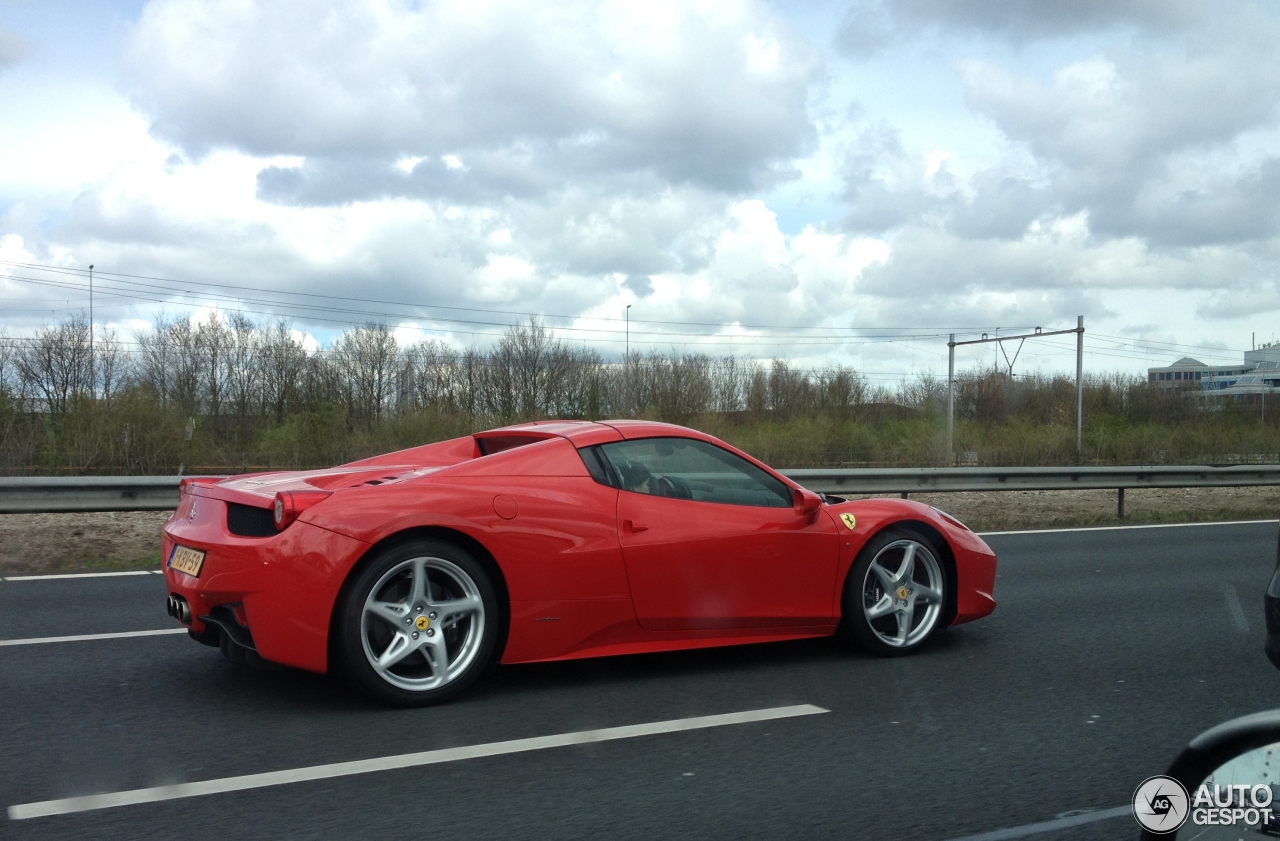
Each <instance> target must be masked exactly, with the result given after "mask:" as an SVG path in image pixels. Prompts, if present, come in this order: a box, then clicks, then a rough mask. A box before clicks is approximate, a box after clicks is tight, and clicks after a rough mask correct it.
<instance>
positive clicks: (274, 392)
mask: <svg viewBox="0 0 1280 841" xmlns="http://www.w3.org/2000/svg"><path fill="white" fill-rule="evenodd" d="M255 357H256V359H255V361H256V362H257V366H256V367H257V381H258V383H259V384H260V389H259V392H258V395H259V400H260V406H261V412H262V413H263V414H264V415H266V416H268V417H271V418H273V419H274V420H275V422H276V423H283V422H284V419H285V415H286V414H287V413H288V412H289V410H291V409H292V408H293V406H294V404H295V403H296V402H297V400H298V395H299V391H300V386H301V385H302V384H303V374H304V373H305V372H306V371H307V367H308V366H307V352H306V350H305V349H304V348H303V347H302V343H301V342H299V341H298V340H297V339H295V338H294V337H293V333H292V331H291V330H290V329H289V323H288V322H286V321H284V320H283V319H281V320H280V321H276V322H273V323H272V324H269V325H268V326H267V327H266V328H264V329H263V330H262V333H261V345H260V346H259V348H258V353H257V354H256V355H255Z"/></svg>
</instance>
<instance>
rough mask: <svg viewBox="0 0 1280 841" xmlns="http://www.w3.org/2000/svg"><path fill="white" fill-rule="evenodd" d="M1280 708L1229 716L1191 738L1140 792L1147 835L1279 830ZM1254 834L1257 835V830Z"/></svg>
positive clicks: (1138, 804) (1138, 811)
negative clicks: (1240, 715)
mask: <svg viewBox="0 0 1280 841" xmlns="http://www.w3.org/2000/svg"><path fill="white" fill-rule="evenodd" d="M1278 774H1280V710H1267V711H1265V712H1260V713H1253V714H1252V715H1246V716H1242V717H1240V718H1235V719H1232V720H1231V721H1226V722H1223V723H1222V724H1219V725H1217V726H1215V727H1211V728H1209V729H1208V730H1206V731H1205V732H1203V733H1201V734H1200V735H1199V736H1197V737H1196V738H1194V739H1192V740H1191V744H1189V745H1187V747H1186V748H1185V749H1184V750H1183V751H1182V753H1181V754H1179V755H1178V758H1177V759H1175V760H1174V761H1173V764H1172V765H1170V766H1169V770H1168V771H1166V772H1165V773H1164V774H1163V775H1162V776H1158V777H1151V778H1150V779H1148V780H1146V781H1144V782H1143V784H1142V785H1141V786H1139V787H1138V790H1137V792H1136V793H1135V794H1134V807H1133V808H1134V815H1135V817H1137V819H1138V822H1139V823H1140V824H1142V826H1143V830H1142V836H1141V837H1142V838H1143V839H1169V838H1184V839H1189V838H1196V839H1205V841H1209V839H1215V838H1231V839H1236V838H1239V837H1241V836H1242V834H1245V833H1248V834H1250V835H1252V834H1253V833H1259V832H1261V833H1280V776H1278ZM1255 837H1256V836H1255Z"/></svg>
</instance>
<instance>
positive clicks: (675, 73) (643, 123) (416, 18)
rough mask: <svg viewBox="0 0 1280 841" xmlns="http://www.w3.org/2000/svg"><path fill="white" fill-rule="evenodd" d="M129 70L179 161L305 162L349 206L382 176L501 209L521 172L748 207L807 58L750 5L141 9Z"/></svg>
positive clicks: (810, 59) (787, 135)
mask: <svg viewBox="0 0 1280 841" xmlns="http://www.w3.org/2000/svg"><path fill="white" fill-rule="evenodd" d="M129 67H130V68H131V78H132V79H133V80H134V81H133V91H134V97H135V101H136V102H137V103H138V104H139V106H140V107H141V108H142V109H143V110H144V111H145V112H146V113H148V114H149V115H150V116H151V117H152V119H153V125H154V131H155V132H156V133H157V135H158V136H162V137H165V138H168V139H171V140H172V141H174V142H176V143H178V144H179V145H181V146H182V147H183V148H185V149H188V150H190V151H192V152H194V153H202V152H203V151H205V150H208V149H212V148H235V149H240V150H243V151H245V152H248V153H250V154H254V155H258V156H263V155H277V154H298V155H304V156H307V157H308V158H315V159H316V164H315V166H316V170H315V171H314V172H313V171H311V170H309V169H308V170H305V171H304V172H303V173H302V175H303V176H304V178H307V179H311V178H320V179H321V180H324V179H325V178H326V176H327V177H328V178H329V179H330V182H332V179H333V178H335V177H336V178H338V179H340V180H343V181H346V182H348V183H347V184H346V186H347V188H348V190H347V191H348V192H349V193H352V194H361V193H360V190H359V188H358V185H357V184H356V183H351V182H352V181H353V180H354V181H359V180H360V177H366V176H367V175H368V173H369V172H370V171H372V170H374V169H378V168H379V164H378V163H376V162H379V161H381V162H384V163H383V164H381V165H382V166H384V167H385V168H386V169H387V170H392V169H394V164H395V162H396V161H402V160H404V159H405V158H406V157H410V156H419V157H430V158H433V159H435V160H443V163H444V166H445V167H447V168H448V169H453V170H457V169H460V168H461V167H459V166H458V164H459V161H461V162H465V163H466V164H467V168H470V169H471V170H472V172H471V174H470V175H469V176H468V177H469V178H470V179H473V180H475V181H476V182H477V183H478V184H479V185H480V186H481V188H483V189H482V192H491V191H497V192H498V193H499V194H501V193H504V192H509V191H515V192H520V191H522V190H527V189H529V182H530V177H531V175H530V173H532V172H540V173H542V175H541V177H540V178H538V179H534V180H535V181H536V182H539V183H542V182H543V181H545V183H542V186H544V187H545V186H546V184H556V183H563V182H564V181H565V180H566V179H568V178H570V177H573V178H578V177H581V176H583V175H586V174H588V173H592V172H595V173H605V174H607V173H654V174H656V175H657V176H658V177H659V178H661V179H663V180H667V181H676V182H683V181H692V182H697V183H704V184H709V185H713V186H715V187H717V188H725V189H742V188H745V187H748V186H750V185H751V184H753V183H755V182H756V181H757V180H759V179H761V178H768V177H770V175H769V173H770V171H771V169H772V168H773V167H774V166H775V165H776V164H778V163H779V162H782V161H785V160H787V159H789V158H791V157H792V156H794V155H795V154H796V153H797V152H798V151H800V150H801V148H802V147H803V145H804V144H805V143H806V142H807V141H808V140H809V138H810V137H811V134H812V132H811V129H810V127H809V124H808V121H807V119H806V114H805V109H806V97H807V92H808V85H809V82H810V81H811V79H812V78H813V77H814V73H815V72H816V70H817V58H816V54H815V52H814V51H813V49H812V48H811V47H810V46H809V45H807V44H805V43H804V42H803V41H802V40H801V39H799V38H798V37H796V36H795V35H794V33H792V32H791V31H790V30H789V29H788V28H787V27H786V25H785V24H784V23H783V22H782V21H781V19H780V18H778V17H777V16H776V15H774V14H773V13H771V12H770V11H769V10H768V9H767V8H766V7H765V6H763V5H761V4H760V3H757V2H753V0H717V1H716V2H704V3H697V4H689V3H678V2H655V3H644V4H636V3H626V2H602V3H600V2H570V3H540V2H517V3H503V4H478V3H474V2H464V1H463V0H437V2H429V3H423V4H420V5H419V4H410V3H407V2H400V1H399V0H385V2H378V3H350V2H341V0H327V1H326V2H314V1H313V0H308V1H307V2H277V3H271V4H266V5H258V4H246V3H240V2H233V1H232V0H224V2H214V3H196V2H194V0H154V2H152V3H150V4H149V5H148V6H147V8H146V10H145V11H144V13H143V15H142V18H141V20H140V21H139V22H138V25H137V27H136V28H135V30H134V32H133V34H132V38H131V41H130V49H129ZM445 156H447V157H445ZM326 161H329V163H327V164H326V163H325V162H326ZM341 161H345V162H352V161H364V162H365V164H364V176H355V175H354V173H352V170H351V167H350V166H349V165H347V166H344V165H342V164H340V163H338V162H341ZM335 171H342V172H345V173H347V174H346V175H345V176H344V175H337V176H335V175H334V174H333V173H334V172H335ZM424 176H425V173H424ZM383 180H384V181H386V179H383ZM379 189H383V190H390V191H395V189H396V187H395V183H394V182H391V181H386V183H383V184H381V185H379ZM405 189H407V188H405ZM427 189H430V186H428V187H427ZM304 193H305V191H304ZM294 194H295V195H297V192H296V190H295V191H294ZM335 199H338V200H341V199H340V198H339V193H337V192H335V191H334V190H333V185H332V183H330V188H329V189H328V190H327V191H322V192H321V193H319V194H315V195H312V196H310V197H308V198H304V199H303V200H304V201H332V200H335Z"/></svg>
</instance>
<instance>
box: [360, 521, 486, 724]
mask: <svg viewBox="0 0 1280 841" xmlns="http://www.w3.org/2000/svg"><path fill="white" fill-rule="evenodd" d="M339 610H340V613H339V617H338V625H337V632H338V634H337V654H338V657H339V658H340V661H341V665H342V667H343V671H344V672H345V673H346V674H347V675H348V676H349V677H350V678H351V679H352V680H353V681H354V682H355V684H356V685H357V686H358V687H359V688H360V689H362V690H364V691H365V692H367V693H368V694H370V695H373V696H374V697H376V698H378V699H380V700H382V701H385V702H387V703H390V704H395V705H396V706H404V707H409V706H423V705H427V704H439V703H442V702H444V701H448V700H449V699H451V698H453V697H454V696H456V695H458V694H459V693H460V692H462V691H463V690H465V689H466V688H467V687H468V686H470V685H471V684H472V683H473V682H474V681H475V680H476V678H478V677H479V676H480V674H481V673H482V672H483V671H484V669H485V667H486V666H487V665H488V663H489V661H490V660H492V658H493V652H494V647H495V644H496V639H497V635H498V598H497V594H496V592H495V590H494V587H493V583H492V582H491V581H490V579H489V575H488V573H487V572H486V571H485V568H484V566H483V565H481V564H480V563H479V562H478V561H477V560H476V559H475V558H474V557H472V556H471V554H470V553H468V552H467V551H465V550H463V549H462V548H460V547H458V546H455V545H453V544H451V543H445V542H443V541H438V540H415V541H411V542H407V543H402V544H399V545H397V546H392V547H389V548H387V549H385V550H383V551H382V552H381V553H379V554H378V555H377V556H375V557H374V558H373V559H372V560H371V561H370V562H369V563H368V564H365V565H364V566H363V568H361V569H360V570H359V572H358V573H357V574H356V577H355V579H354V580H353V581H352V583H351V586H350V587H349V588H347V592H346V596H345V598H344V599H343V602H342V604H341V606H340V608H339Z"/></svg>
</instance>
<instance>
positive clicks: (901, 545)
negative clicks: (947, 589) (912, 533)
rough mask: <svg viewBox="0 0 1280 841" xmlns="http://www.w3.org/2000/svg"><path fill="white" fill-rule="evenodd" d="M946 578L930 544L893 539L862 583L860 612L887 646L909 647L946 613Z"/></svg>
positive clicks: (873, 561) (874, 559) (873, 631)
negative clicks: (944, 593) (944, 602)
mask: <svg viewBox="0 0 1280 841" xmlns="http://www.w3.org/2000/svg"><path fill="white" fill-rule="evenodd" d="M944 586H945V579H944V578H943V577H942V566H941V565H940V564H939V563H938V559H937V558H935V557H934V555H933V552H932V551H931V550H930V549H929V547H928V546H927V545H926V544H924V543H920V542H917V541H915V540H895V541H893V542H892V543H889V544H888V545H886V546H885V547H884V548H883V549H881V550H880V551H879V552H877V553H876V556H875V557H874V558H872V559H871V564H870V565H869V566H868V567H867V576H866V578H865V579H864V580H863V582H862V611H863V614H864V615H865V616H866V617H867V625H868V626H870V628H871V632H872V633H873V634H875V635H876V637H877V638H878V639H879V640H880V641H881V642H882V643H884V644H885V645H888V646H891V647H893V648H910V647H911V646H913V645H915V644H917V643H919V642H920V641H921V640H923V639H924V638H925V637H927V636H929V633H930V631H932V630H933V627H934V625H936V624H937V623H938V617H939V616H940V615H941V613H942V600H943V597H942V593H943V587H944Z"/></svg>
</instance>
